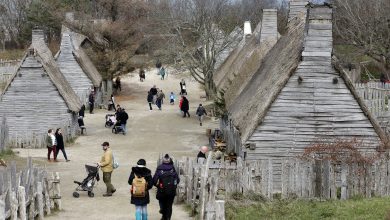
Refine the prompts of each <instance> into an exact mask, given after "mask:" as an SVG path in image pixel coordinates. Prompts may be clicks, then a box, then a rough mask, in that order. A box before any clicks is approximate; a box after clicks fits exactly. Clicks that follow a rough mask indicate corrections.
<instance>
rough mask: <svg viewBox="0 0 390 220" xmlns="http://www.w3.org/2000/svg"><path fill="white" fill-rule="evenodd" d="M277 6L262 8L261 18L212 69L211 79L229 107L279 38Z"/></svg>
mask: <svg viewBox="0 0 390 220" xmlns="http://www.w3.org/2000/svg"><path fill="white" fill-rule="evenodd" d="M277 26H278V25H277V10H276V9H264V10H263V18H262V21H261V22H259V24H258V25H257V27H256V28H255V31H254V32H253V34H252V35H251V36H250V37H248V38H247V39H245V38H244V39H243V40H244V41H245V42H244V44H242V46H239V47H237V48H236V49H235V50H234V51H233V52H232V53H231V54H230V56H229V57H228V58H227V60H226V61H225V62H224V63H223V65H222V66H221V67H220V68H219V69H218V70H217V71H216V73H215V75H214V78H213V79H214V82H215V84H216V87H217V89H218V90H219V91H221V92H222V93H223V98H224V101H225V104H226V107H227V108H229V107H230V105H231V104H232V103H233V102H234V100H235V99H236V98H237V96H238V95H239V94H240V92H241V91H242V90H243V89H244V88H245V86H246V85H247V84H248V82H249V80H250V79H251V78H252V76H253V74H255V73H256V71H257V70H258V69H259V67H260V65H261V63H262V62H261V61H262V59H263V57H264V56H265V55H266V54H267V53H268V51H269V50H270V49H271V48H272V47H273V46H274V45H275V43H276V42H277V40H278V38H279V33H278V30H277Z"/></svg>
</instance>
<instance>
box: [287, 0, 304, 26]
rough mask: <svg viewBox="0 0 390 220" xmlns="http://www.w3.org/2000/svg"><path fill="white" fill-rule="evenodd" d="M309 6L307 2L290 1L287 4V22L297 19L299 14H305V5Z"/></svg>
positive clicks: (300, 0)
mask: <svg viewBox="0 0 390 220" xmlns="http://www.w3.org/2000/svg"><path fill="white" fill-rule="evenodd" d="M308 4H309V1H308V0H290V2H289V11H288V21H289V22H290V21H291V20H292V19H293V18H295V17H297V16H298V15H299V14H302V13H304V14H306V13H307V8H306V5H308Z"/></svg>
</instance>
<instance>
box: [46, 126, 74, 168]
mask: <svg viewBox="0 0 390 220" xmlns="http://www.w3.org/2000/svg"><path fill="white" fill-rule="evenodd" d="M46 146H47V160H48V161H49V162H50V161H51V160H50V155H51V153H52V152H53V159H54V162H58V161H57V156H58V153H59V152H60V151H62V154H63V155H64V158H65V161H66V162H69V161H70V160H69V159H68V157H67V155H66V152H65V143H64V137H63V136H62V130H61V128H57V130H56V131H55V133H53V129H49V130H48V131H47V136H46Z"/></svg>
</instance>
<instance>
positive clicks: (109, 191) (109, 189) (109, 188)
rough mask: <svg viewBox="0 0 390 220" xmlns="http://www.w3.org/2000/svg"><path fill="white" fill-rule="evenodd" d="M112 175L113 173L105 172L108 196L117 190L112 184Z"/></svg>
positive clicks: (104, 179)
mask: <svg viewBox="0 0 390 220" xmlns="http://www.w3.org/2000/svg"><path fill="white" fill-rule="evenodd" d="M111 174H112V172H103V182H104V183H105V184H106V187H107V194H112V192H113V191H114V190H115V188H114V186H113V185H112V184H111Z"/></svg>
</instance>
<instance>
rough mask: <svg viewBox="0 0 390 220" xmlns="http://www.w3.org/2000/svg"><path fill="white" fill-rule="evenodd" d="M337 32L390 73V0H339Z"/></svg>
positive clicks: (337, 5)
mask: <svg viewBox="0 0 390 220" xmlns="http://www.w3.org/2000/svg"><path fill="white" fill-rule="evenodd" d="M335 3H336V13H335V21H336V25H335V27H336V32H337V34H338V35H339V36H340V37H341V38H342V39H343V40H344V41H345V42H348V43H350V44H352V45H354V46H355V47H357V48H358V49H360V51H361V52H362V53H363V54H365V55H368V56H369V57H371V58H372V59H374V60H375V61H377V63H378V64H379V67H380V68H381V69H382V71H383V72H384V73H386V74H387V75H388V77H389V76H390V13H389V12H390V1H389V0H375V1H367V0H335Z"/></svg>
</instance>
